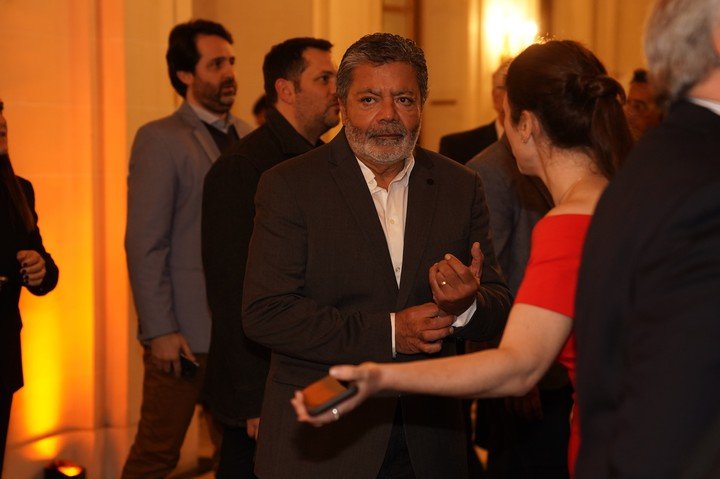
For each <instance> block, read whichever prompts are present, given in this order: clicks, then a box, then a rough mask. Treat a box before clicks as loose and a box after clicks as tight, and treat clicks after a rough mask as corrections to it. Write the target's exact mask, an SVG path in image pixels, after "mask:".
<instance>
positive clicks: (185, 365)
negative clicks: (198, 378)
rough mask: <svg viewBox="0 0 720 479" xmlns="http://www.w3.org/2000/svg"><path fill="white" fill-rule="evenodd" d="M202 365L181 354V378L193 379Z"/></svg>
mask: <svg viewBox="0 0 720 479" xmlns="http://www.w3.org/2000/svg"><path fill="white" fill-rule="evenodd" d="M199 367H200V363H196V362H195V361H191V360H189V359H188V358H186V357H185V356H184V355H183V354H180V376H181V377H184V378H185V379H192V378H194V377H195V375H196V374H197V371H198V368H199Z"/></svg>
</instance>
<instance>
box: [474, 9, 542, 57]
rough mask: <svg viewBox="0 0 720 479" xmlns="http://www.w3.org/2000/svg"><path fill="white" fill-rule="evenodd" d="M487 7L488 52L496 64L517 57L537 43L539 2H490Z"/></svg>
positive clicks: (485, 12) (486, 36)
mask: <svg viewBox="0 0 720 479" xmlns="http://www.w3.org/2000/svg"><path fill="white" fill-rule="evenodd" d="M484 6H485V11H484V29H483V30H484V35H483V36H484V44H485V45H486V47H485V50H486V53H487V54H488V55H489V56H490V57H491V58H492V59H494V60H496V62H499V61H500V59H502V58H506V57H512V56H515V55H517V54H518V53H520V52H521V51H522V50H523V49H524V48H525V47H527V46H528V45H530V44H531V43H533V42H534V41H535V40H536V37H537V34H538V25H537V21H536V20H535V18H536V16H537V2H536V1H528V0H489V1H487V2H485V4H484Z"/></svg>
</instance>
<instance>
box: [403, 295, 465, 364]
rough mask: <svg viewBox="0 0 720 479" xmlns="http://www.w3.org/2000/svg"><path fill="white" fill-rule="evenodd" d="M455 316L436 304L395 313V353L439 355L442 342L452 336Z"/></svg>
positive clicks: (427, 304) (422, 305)
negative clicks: (441, 309) (443, 310)
mask: <svg viewBox="0 0 720 479" xmlns="http://www.w3.org/2000/svg"><path fill="white" fill-rule="evenodd" d="M453 321H455V318H454V317H453V316H448V315H446V314H445V313H443V312H442V311H440V310H439V309H438V306H437V305H436V304H435V303H425V304H421V305H419V306H413V307H411V308H407V309H403V310H402V311H398V312H397V313H395V351H396V352H398V353H403V354H416V353H428V354H431V353H437V352H439V351H440V348H441V347H442V344H441V340H442V339H443V338H444V337H446V336H449V335H450V334H452V323H453Z"/></svg>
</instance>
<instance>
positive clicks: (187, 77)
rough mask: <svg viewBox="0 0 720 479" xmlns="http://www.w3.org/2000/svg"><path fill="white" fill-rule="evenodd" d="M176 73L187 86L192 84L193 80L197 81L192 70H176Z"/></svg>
mask: <svg viewBox="0 0 720 479" xmlns="http://www.w3.org/2000/svg"><path fill="white" fill-rule="evenodd" d="M175 74H176V75H177V77H178V79H179V80H180V81H181V82H183V83H184V84H185V85H187V86H190V85H192V83H193V81H195V75H193V74H192V72H184V71H178V72H175Z"/></svg>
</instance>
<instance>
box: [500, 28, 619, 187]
mask: <svg viewBox="0 0 720 479" xmlns="http://www.w3.org/2000/svg"><path fill="white" fill-rule="evenodd" d="M506 86H507V95H508V103H509V105H510V112H509V113H510V119H511V120H512V122H513V123H517V122H518V121H519V120H520V115H521V113H522V112H523V111H524V110H527V111H530V112H532V113H534V114H535V115H536V116H537V118H538V119H539V120H540V123H541V124H542V127H543V129H544V131H545V134H546V135H547V136H548V138H549V139H550V141H551V142H552V143H553V144H554V145H555V146H557V147H560V148H586V149H588V150H589V152H590V154H591V156H592V157H593V159H594V160H595V164H596V165H597V167H598V168H599V170H600V173H602V174H603V175H604V176H605V177H607V178H610V177H612V176H613V174H614V173H615V171H616V170H617V168H618V167H619V166H620V164H621V162H622V161H624V160H625V157H626V156H627V153H628V152H629V151H630V148H631V147H632V141H633V140H632V136H631V134H630V129H629V128H628V125H627V120H626V119H625V115H624V113H623V108H622V104H623V103H624V102H625V91H624V90H623V88H622V86H621V85H620V83H618V82H617V81H616V80H614V79H613V78H610V77H609V76H608V75H607V71H606V70H605V67H604V66H603V65H602V63H600V60H598V59H597V57H596V56H595V55H594V54H593V53H592V52H591V51H590V50H588V49H587V48H585V47H583V46H582V45H580V44H579V43H577V42H574V41H569V40H550V41H548V42H546V43H539V44H535V45H531V46H530V47H528V48H527V49H525V51H523V52H522V53H521V54H520V55H518V56H517V57H516V58H515V60H513V62H512V63H511V64H510V68H509V69H508V74H507V79H506Z"/></svg>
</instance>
